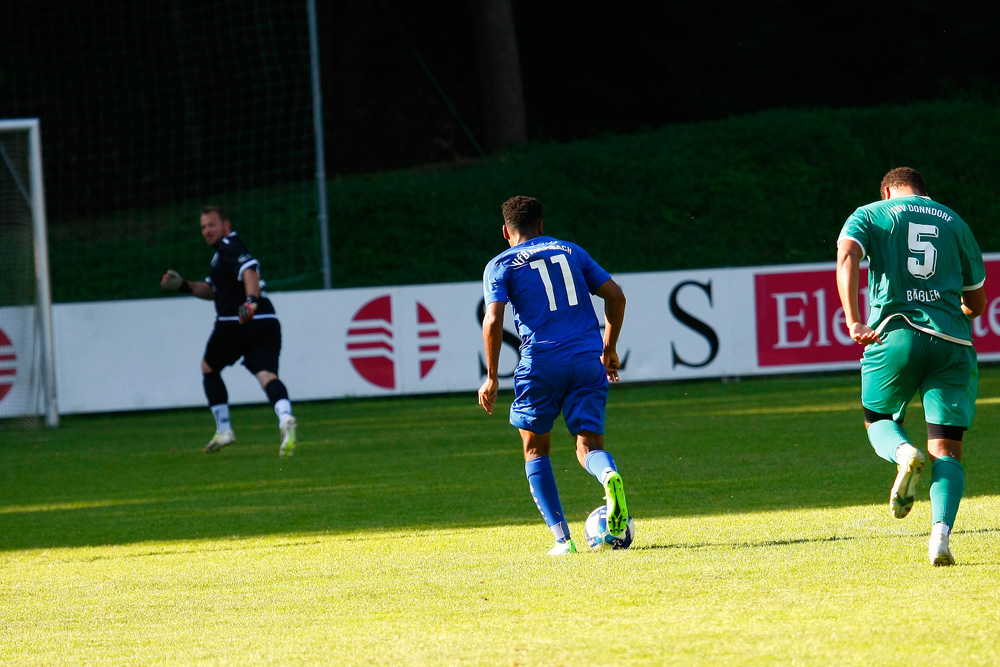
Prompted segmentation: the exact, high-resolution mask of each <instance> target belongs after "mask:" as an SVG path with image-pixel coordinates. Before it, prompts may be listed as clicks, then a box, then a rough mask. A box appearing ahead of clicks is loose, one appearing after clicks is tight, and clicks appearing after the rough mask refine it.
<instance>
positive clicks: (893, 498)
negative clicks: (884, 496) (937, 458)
mask: <svg viewBox="0 0 1000 667" xmlns="http://www.w3.org/2000/svg"><path fill="white" fill-rule="evenodd" d="M899 449H900V450H902V451H900V452H899V460H898V461H897V468H898V469H899V472H897V473H896V481H895V482H894V483H893V485H892V493H891V495H890V496H889V509H890V510H891V511H892V515H893V516H894V517H896V518H897V519H902V518H903V517H905V516H906V515H907V514H909V513H910V510H911V509H913V501H914V500H915V499H916V496H917V482H919V481H920V473H922V472H923V470H924V455H923V454H921V453H920V450H919V449H917V448H916V447H914V446H913V445H900V447H899Z"/></svg>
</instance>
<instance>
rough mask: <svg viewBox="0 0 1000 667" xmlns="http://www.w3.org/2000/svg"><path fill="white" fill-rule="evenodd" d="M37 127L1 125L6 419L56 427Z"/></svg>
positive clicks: (0, 411)
mask: <svg viewBox="0 0 1000 667" xmlns="http://www.w3.org/2000/svg"><path fill="white" fill-rule="evenodd" d="M41 159H42V153H41V142H40V131H39V123H38V121H37V120H34V119H30V120H8V121H5V120H0V419H2V420H5V421H7V420H9V419H10V418H20V419H19V420H17V421H18V422H20V423H23V424H27V425H37V424H39V423H40V421H39V418H40V417H41V416H44V417H45V422H46V423H47V424H48V425H49V426H56V425H58V419H59V418H58V412H57V410H56V402H55V384H54V379H55V374H54V367H53V362H52V351H53V345H52V308H51V289H50V285H49V276H48V247H47V237H46V225H45V196H44V191H43V185H42V164H41Z"/></svg>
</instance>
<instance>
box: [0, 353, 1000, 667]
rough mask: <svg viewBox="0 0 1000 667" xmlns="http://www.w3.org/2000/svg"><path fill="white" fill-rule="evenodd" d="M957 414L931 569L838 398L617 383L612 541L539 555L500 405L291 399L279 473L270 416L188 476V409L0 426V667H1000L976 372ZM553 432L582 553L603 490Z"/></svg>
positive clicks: (922, 536)
mask: <svg viewBox="0 0 1000 667" xmlns="http://www.w3.org/2000/svg"><path fill="white" fill-rule="evenodd" d="M980 390H981V396H983V397H985V398H983V399H981V401H980V403H979V408H978V412H977V417H976V419H977V422H976V424H975V428H974V430H973V431H971V432H970V434H969V435H968V437H967V438H966V448H965V458H964V463H965V466H966V470H967V474H968V480H967V485H966V498H965V500H964V502H963V504H962V508H961V511H960V512H959V520H958V525H957V526H956V531H955V533H954V537H953V540H952V547H953V551H954V553H955V555H956V557H957V559H958V565H957V566H955V567H953V568H933V567H931V566H930V565H929V563H928V562H927V556H926V543H927V535H928V531H929V523H930V509H929V502H928V491H927V487H928V483H929V471H928V473H925V478H924V480H923V481H922V482H921V485H920V486H919V487H918V494H917V505H916V506H915V508H914V510H913V512H912V513H911V514H910V516H909V517H908V518H907V519H906V520H904V521H897V520H895V519H893V518H891V516H890V514H889V510H888V494H889V487H890V486H891V482H892V478H893V476H894V474H895V470H894V467H893V466H892V465H890V464H888V463H886V462H884V461H881V460H880V459H878V458H877V457H876V456H875V455H874V454H873V453H872V451H871V448H870V447H869V445H868V443H867V442H866V440H865V436H864V430H863V426H862V424H861V414H860V406H859V400H858V392H859V381H858V378H857V375H856V374H854V373H851V374H845V375H835V376H828V377H792V378H759V379H753V380H744V381H738V382H684V383H675V384H669V385H667V384H664V385H649V386H629V385H618V386H615V387H613V389H612V395H611V399H610V402H609V406H608V411H609V416H608V433H607V437H608V447H609V449H610V451H612V452H613V453H614V455H615V458H616V460H617V462H618V464H619V467H620V469H621V471H622V474H623V475H624V477H625V480H626V484H627V489H628V492H629V503H630V507H631V510H632V513H633V515H634V516H635V518H636V522H637V526H638V535H637V538H636V542H635V544H634V545H633V547H632V548H631V549H629V550H628V551H624V552H613V553H603V554H591V553H589V552H587V553H581V554H579V555H576V556H572V557H566V558H559V559H553V558H549V557H546V556H545V551H546V550H547V549H548V547H549V546H550V544H549V542H550V540H551V536H550V535H549V533H548V531H547V530H546V529H545V527H544V526H543V524H542V522H541V520H540V518H539V516H538V514H537V511H536V509H535V507H534V506H533V503H532V501H531V499H530V495H529V493H528V489H527V484H526V482H525V479H524V474H523V465H522V460H521V454H520V442H519V438H518V436H517V433H516V431H515V430H514V429H513V428H512V427H510V425H509V424H507V423H506V420H505V419H504V417H503V416H502V415H503V413H504V411H505V404H506V403H507V402H509V400H510V398H511V397H510V395H509V393H502V394H501V396H500V399H501V400H500V403H501V404H500V405H498V410H497V412H498V415H497V416H493V417H490V416H487V415H486V414H485V413H484V412H482V410H481V409H480V408H479V407H478V406H477V405H476V401H475V397H474V396H472V395H462V396H451V397H447V396H446V397H427V398H415V399H386V400H381V399H380V400H367V401H358V400H345V401H335V402H324V403H305V404H299V405H297V406H296V413H297V416H298V418H299V422H300V435H301V439H302V444H301V446H300V447H299V449H298V450H297V452H296V457H295V458H293V459H290V460H287V459H279V458H278V456H277V450H278V431H277V426H276V423H275V418H274V414H273V412H271V411H270V409H269V408H267V407H266V406H248V407H236V408H234V412H233V417H234V425H235V427H236V432H237V435H238V438H239V439H238V441H237V443H236V444H234V445H233V446H232V447H229V448H227V449H225V450H223V451H222V452H220V453H218V454H213V455H206V454H203V453H202V452H201V450H200V447H201V445H202V444H203V443H204V441H206V440H207V439H208V437H209V436H210V435H211V432H212V429H213V424H212V420H211V417H210V415H208V413H207V411H205V410H197V411H174V412H161V413H156V412H152V413H135V414H121V415H101V416H86V417H83V416H78V417H66V418H64V422H63V426H62V427H61V428H59V429H56V430H43V431H21V430H15V429H12V428H5V427H4V426H3V425H0V638H2V641H0V663H2V664H4V665H10V666H12V667H15V666H20V665H42V664H45V665H48V664H59V665H96V664H137V665H138V664H185V665H215V664H239V665H248V666H254V665H267V664H303V665H314V664H315V665H320V664H331V663H348V664H386V665H453V664H463V665H500V664H504V665H506V664H517V665H522V666H530V665H536V666H537V665H566V664H581V665H710V664H725V665H761V664H802V665H831V664H838V665H858V666H862V665H864V666H867V665H873V664H878V665H900V666H905V667H909V666H910V665H913V664H919V663H921V662H923V661H927V660H931V658H932V662H933V664H935V665H941V666H951V665H962V666H965V665H993V664H997V662H998V660H1000V639H997V635H996V632H995V630H996V625H997V622H998V620H1000V613H998V611H997V610H998V609H1000V592H998V590H997V587H996V580H997V577H998V575H1000V564H998V559H997V547H996V537H997V531H998V528H997V524H996V517H997V515H998V513H1000V498H998V496H997V495H995V494H996V489H997V488H998V485H1000V472H998V471H1000V453H998V452H997V451H996V449H995V448H992V447H991V446H990V437H991V436H990V434H992V433H996V432H997V430H998V428H1000V404H998V402H997V400H996V399H995V398H990V397H995V396H997V395H998V394H1000V369H998V368H995V367H993V368H989V367H987V368H984V369H983V372H982V378H981V385H980ZM908 416H909V423H908V425H907V426H908V428H909V431H910V433H911V434H912V435H913V436H914V439H915V440H918V441H919V440H922V437H921V435H922V433H923V429H924V425H923V423H922V421H921V419H920V410H919V409H917V407H916V406H914V407H913V409H911V411H910V413H909V415H908ZM564 432H565V431H564V430H563V429H562V427H561V425H557V430H556V431H555V432H554V438H553V464H554V468H555V474H556V478H557V481H558V483H559V485H560V492H561V495H562V500H563V504H564V507H565V509H566V512H567V516H568V518H569V521H570V526H571V529H572V531H573V533H574V535H575V536H576V537H577V538H579V537H581V534H582V530H583V521H584V519H585V517H586V515H587V513H588V512H589V511H590V510H591V509H593V508H594V507H595V506H597V505H598V504H600V503H601V502H602V501H603V499H602V489H601V487H600V485H599V484H598V483H597V482H596V481H595V480H594V479H593V478H592V477H590V476H589V475H588V474H586V473H585V472H584V471H582V470H581V469H580V468H579V466H578V464H577V462H576V459H575V456H574V452H573V450H572V445H571V441H570V439H569V438H568V436H565V435H563V433H564ZM956 619H958V620H957V621H956ZM941 628H947V632H945V633H944V634H942V630H941Z"/></svg>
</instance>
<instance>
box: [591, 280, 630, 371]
mask: <svg viewBox="0 0 1000 667" xmlns="http://www.w3.org/2000/svg"><path fill="white" fill-rule="evenodd" d="M594 294H596V295H597V296H599V297H601V299H603V300H604V320H605V326H604V354H602V355H601V361H602V362H604V368H605V369H606V370H607V373H608V380H609V381H610V382H618V369H619V368H620V367H621V362H620V361H619V360H618V336H619V334H620V333H621V330H622V323H623V322H624V321H625V293H624V292H623V291H622V288H621V286H620V285H619V284H618V283H616V282H615V281H614V279H613V278H609V279H608V280H607V281H606V282H605V283H604V284H603V285H601V286H600V287H598V288H597V291H596V292H594Z"/></svg>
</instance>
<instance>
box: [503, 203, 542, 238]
mask: <svg viewBox="0 0 1000 667" xmlns="http://www.w3.org/2000/svg"><path fill="white" fill-rule="evenodd" d="M500 210H501V211H503V221H504V224H505V225H507V227H508V229H510V230H511V231H515V232H532V231H537V230H538V225H539V223H541V221H542V202H540V201H538V200H537V199H535V198H534V197H525V196H524V195H518V196H516V197H511V198H510V199H508V200H507V201H505V202H504V203H503V206H501V207H500Z"/></svg>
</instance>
